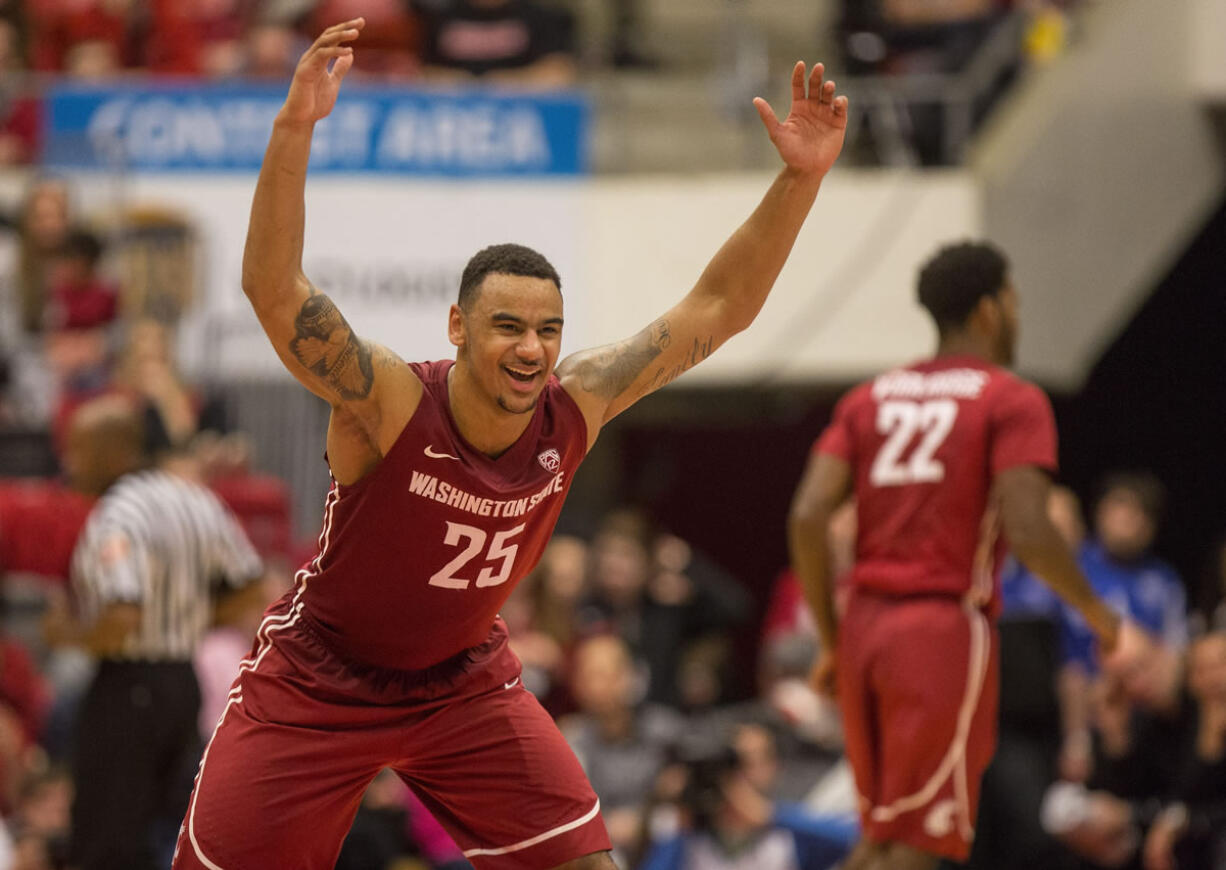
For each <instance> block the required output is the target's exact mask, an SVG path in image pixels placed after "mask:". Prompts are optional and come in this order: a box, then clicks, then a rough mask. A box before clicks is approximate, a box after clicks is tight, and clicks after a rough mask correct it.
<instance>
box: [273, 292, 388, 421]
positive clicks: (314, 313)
mask: <svg viewBox="0 0 1226 870" xmlns="http://www.w3.org/2000/svg"><path fill="white" fill-rule="evenodd" d="M294 329H295V331H296V333H297V335H296V337H295V338H294V339H293V340H292V341H291V342H290V343H289V349H290V352H291V353H293V355H294V356H295V357H296V358H297V360H298V361H299V362H300V363H302V365H303V366H304V367H305V368H306V369H307V370H308V371H310V372H311V374H313V375H315V376H317V377H319V378H320V379H321V380H323V381H324V383H326V384H327V385H328V386H330V387H331V388H332V389H334V390H336V392H337V393H339V394H340V396H341V398H342V399H365V398H366V397H367V396H369V395H370V387H371V384H373V383H374V379H375V374H374V369H373V367H372V366H371V360H370V346H369V345H368V344H366V343H365V342H363V341H362V340H361V339H359V338H358V337H357V336H356V335H354V334H353V330H352V329H351V328H350V327H349V324H348V323H346V322H345V318H344V317H343V316H342V315H341V313H340V311H339V310H338V309H337V307H336V305H335V304H333V302H332V300H331V299H329V298H328V297H327V296H326V295H324V294H322V293H317V292H315V293H312V295H311V296H310V298H308V299H307V301H306V302H303V303H302V308H300V309H299V310H298V316H297V317H296V318H295V319H294Z"/></svg>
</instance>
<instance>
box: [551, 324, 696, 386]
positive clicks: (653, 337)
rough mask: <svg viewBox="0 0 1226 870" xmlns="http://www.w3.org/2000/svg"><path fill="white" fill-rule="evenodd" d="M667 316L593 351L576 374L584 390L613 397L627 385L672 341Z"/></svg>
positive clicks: (577, 367) (577, 368) (579, 363)
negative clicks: (640, 330) (631, 334)
mask: <svg viewBox="0 0 1226 870" xmlns="http://www.w3.org/2000/svg"><path fill="white" fill-rule="evenodd" d="M672 340H673V339H672V335H671V334H670V332H669V325H668V321H667V320H657V321H656V322H655V323H653V324H652V325H651V326H649V327H647V328H646V329H644V330H643V331H642V332H640V333H639V334H638V335H635V336H634V337H633V338H628V339H626V340H625V341H622V342H618V343H617V344H611V345H609V346H608V347H602V348H599V349H597V350H595V351H592V353H591V355H590V356H588V357H587V359H584V360H580V361H579V362H578V365H577V366H576V371H575V374H577V375H578V376H579V384H580V386H581V387H582V388H583V390H584V392H587V393H591V394H593V395H596V396H600V397H601V398H602V399H608V400H612V399H615V398H617V397H618V396H620V395H621V394H622V393H624V392H625V391H626V390H628V389H629V388H630V385H631V384H633V383H634V382H635V380H637V379H638V376H639V375H641V374H642V373H643V372H644V371H645V370H646V369H647V367H648V366H649V365H651V361H652V360H653V359H655V358H656V357H658V356H659V355H660V352H661V351H663V350H664V348H666V347H668V346H669V344H671V343H672Z"/></svg>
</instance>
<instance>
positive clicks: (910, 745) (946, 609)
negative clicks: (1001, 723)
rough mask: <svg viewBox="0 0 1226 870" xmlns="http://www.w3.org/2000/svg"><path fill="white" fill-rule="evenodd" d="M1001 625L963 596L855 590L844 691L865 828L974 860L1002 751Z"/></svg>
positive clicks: (843, 664)
mask: <svg viewBox="0 0 1226 870" xmlns="http://www.w3.org/2000/svg"><path fill="white" fill-rule="evenodd" d="M998 655H999V643H998V641H997V638H996V629H995V626H994V625H992V624H991V623H990V622H989V620H988V617H987V616H985V615H984V614H983V612H982V611H981V610H980V609H979V608H977V607H974V606H972V605H970V604H967V603H964V602H962V601H961V600H959V599H957V598H953V597H942V596H922V597H920V596H917V597H905V598H904V597H896V596H886V595H879V594H874V593H871V592H866V591H863V590H855V591H854V592H853V593H852V595H851V598H850V601H849V602H848V606H847V612H846V614H845V616H844V617H843V621H842V623H841V625H840V629H839V654H838V674H837V680H838V697H839V706H840V708H841V709H842V713H843V727H844V730H845V733H846V747H847V758H848V761H849V762H850V763H851V767H852V771H853V772H854V774H855V781H856V789H857V791H858V792H859V800H860V821H861V826H862V830H863V832H864V835H865V836H866V837H868V838H869V839H871V840H874V841H877V842H886V841H888V842H899V843H905V844H907V845H909V846H912V847H914V848H916V849H920V850H922V851H924V852H928V853H930V854H934V855H940V856H943V857H947V858H952V859H954V860H957V861H962V860H965V859H966V857H967V856H968V854H969V853H970V847H971V842H972V840H973V839H974V834H975V816H976V811H977V809H978V803H979V781H980V779H981V778H982V776H983V772H984V770H985V769H986V768H987V766H988V762H989V761H991V759H992V755H993V753H994V752H995V751H996V710H997V699H998V695H999V685H998V684H999V673H998V662H997V657H998Z"/></svg>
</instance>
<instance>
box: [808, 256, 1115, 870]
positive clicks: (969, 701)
mask: <svg viewBox="0 0 1226 870" xmlns="http://www.w3.org/2000/svg"><path fill="white" fill-rule="evenodd" d="M919 301H920V303H921V304H922V305H923V306H924V308H926V309H927V310H928V313H929V314H931V315H932V318H933V319H934V320H935V321H936V325H937V330H938V332H939V336H940V339H939V346H938V348H937V354H936V356H935V358H933V359H931V360H929V361H926V362H921V363H919V364H917V365H913V366H910V367H907V368H903V369H898V370H895V371H892V372H889V373H887V374H883V375H881V376H880V377H877V378H876V379H874V380H872V381H870V382H868V383H865V384H862V385H860V386H859V387H857V388H856V389H854V390H852V391H851V392H850V393H849V394H848V395H847V396H845V397H844V398H843V400H842V401H841V402H840V403H839V405H838V407H837V409H836V410H835V413H834V419H833V421H832V422H831V424H830V426H829V427H828V428H827V429H826V431H825V432H824V433H823V434H822V436H821V438H820V439H819V440H818V442H817V444H816V446H815V449H814V452H813V454H812V456H811V458H810V461H809V464H808V467H807V469H806V470H805V473H804V477H803V479H802V480H801V483H800V486H799V488H798V489H797V492H796V495H795V498H794V500H793V503H792V512H791V517H790V521H789V539H790V544H791V552H792V563H793V566H794V568H795V569H796V571H797V573H798V574H799V576H800V578H801V581H802V584H803V586H804V588H805V593H806V597H807V598H808V600H809V604H810V606H811V607H812V609H813V612H814V615H815V617H816V620H817V624H818V627H819V630H820V633H821V641H822V651H821V654H820V655H819V657H818V662H817V665H816V666H815V668H814V674H813V679H814V682H815V684H816V687H817V688H818V690H819V691H822V692H825V693H827V694H829V693H833V692H834V690H835V688H836V687H837V695H838V700H839V706H840V707H841V710H842V714H843V726H844V731H845V735H846V749H847V757H848V760H849V761H850V762H851V765H852V769H853V771H854V773H855V781H856V787H857V790H858V792H859V795H860V811H861V813H860V818H861V827H862V832H863V839H862V841H861V843H860V844H859V845H858V846H857V848H856V850H855V851H854V852H853V853H852V855H851V857H850V858H849V859H848V862H847V864H846V865H845V868H855V870H868V868H873V870H877V868H880V870H884V868H890V870H918V868H929V867H932V866H935V865H936V863H937V861H938V858H939V857H948V858H952V859H955V860H959V861H961V860H965V859H966V857H967V855H968V853H969V850H970V846H971V841H972V838H973V835H974V824H975V810H976V804H977V800H978V791H979V780H980V778H981V776H982V774H983V771H984V769H985V768H986V766H987V764H988V762H989V761H990V760H991V757H992V754H993V752H994V750H995V742H996V732H995V728H996V701H997V663H996V655H997V644H996V634H995V626H994V620H995V616H996V613H997V611H998V591H997V584H996V578H995V565H996V562H997V557H998V556H999V555H1000V549H1001V547H1000V545H1001V537H1000V532H1002V531H1003V533H1004V538H1005V539H1007V541H1008V545H1009V547H1010V548H1011V549H1012V551H1013V553H1014V554H1016V556H1017V557H1018V558H1019V559H1021V561H1022V562H1023V563H1024V564H1025V565H1026V566H1027V567H1029V568H1030V569H1031V570H1032V571H1034V572H1035V573H1036V574H1037V575H1039V576H1041V577H1043V578H1044V579H1045V580H1046V581H1047V582H1048V583H1049V584H1050V585H1051V586H1052V587H1053V588H1054V589H1055V590H1056V592H1058V593H1059V594H1060V595H1061V596H1063V597H1064V598H1065V599H1066V600H1067V601H1069V602H1070V603H1071V604H1072V605H1073V606H1075V607H1076V608H1077V609H1078V610H1079V611H1080V612H1081V613H1082V615H1083V616H1084V617H1085V619H1086V621H1087V622H1088V623H1089V625H1090V626H1091V627H1092V628H1093V630H1094V632H1095V633H1096V634H1097V636H1098V638H1099V640H1100V644H1101V645H1102V647H1103V648H1104V649H1106V650H1111V649H1113V648H1114V647H1115V646H1116V640H1117V636H1120V628H1121V627H1120V623H1119V619H1118V618H1117V617H1116V616H1115V614H1114V613H1113V612H1112V611H1111V610H1110V609H1108V608H1107V606H1106V605H1105V604H1103V603H1102V602H1101V601H1100V600H1098V599H1097V598H1096V597H1095V596H1094V594H1093V592H1092V591H1091V588H1090V585H1089V583H1088V581H1087V580H1086V579H1085V577H1084V576H1082V573H1081V571H1080V569H1079V568H1078V567H1077V563H1076V561H1075V560H1074V558H1073V556H1072V554H1071V553H1070V552H1069V549H1068V547H1067V545H1066V544H1065V543H1064V541H1063V539H1062V538H1061V537H1060V535H1059V534H1058V533H1057V531H1056V530H1055V528H1053V526H1052V525H1051V522H1050V520H1048V518H1047V511H1046V505H1047V492H1048V488H1049V485H1050V481H1049V477H1048V475H1049V474H1050V473H1051V472H1052V471H1054V470H1055V468H1056V430H1055V421H1054V418H1053V416H1052V412H1051V406H1050V404H1049V403H1048V401H1047V398H1046V396H1044V395H1043V393H1042V391H1040V390H1039V389H1038V388H1037V387H1035V386H1033V385H1032V384H1029V383H1027V382H1025V381H1023V380H1021V379H1019V378H1017V377H1016V376H1014V375H1012V374H1011V373H1009V372H1008V371H1007V370H1006V368H1005V367H1006V366H1008V365H1010V364H1011V363H1012V361H1013V352H1014V345H1015V343H1016V339H1017V320H1018V316H1017V308H1018V302H1017V294H1016V292H1015V290H1014V288H1013V285H1012V283H1011V281H1010V278H1009V275H1008V268H1007V264H1006V262H1005V259H1004V257H1003V256H1002V255H1001V254H1000V253H999V252H998V251H997V250H996V249H994V248H993V247H991V246H989V245H986V244H971V243H965V244H959V245H953V246H951V247H947V248H944V249H943V250H941V251H940V252H939V253H937V254H936V256H935V257H933V259H932V260H931V261H929V263H928V264H927V265H926V266H925V267H924V268H923V270H922V271H921V273H920V277H919ZM853 494H854V496H855V498H856V505H857V511H858V513H859V535H858V541H857V546H856V564H855V567H854V568H853V570H852V572H851V584H852V591H851V595H850V599H849V602H848V604H847V607H846V612H845V613H844V615H843V617H842V620H841V622H840V621H839V620H838V619H837V617H836V613H835V609H834V605H833V602H832V596H831V588H830V587H831V583H830V577H829V572H828V569H827V548H828V544H827V541H826V531H825V530H826V526H827V518H828V517H829V515H830V514H831V513H832V512H833V511H834V510H835V509H836V508H837V507H838V506H839V505H840V504H842V503H843V502H844V500H846V499H847V498H848V497H849V496H851V495H853ZM1135 631H1136V630H1135V629H1133V628H1128V630H1127V631H1126V632H1125V633H1124V634H1123V635H1122V637H1123V638H1124V639H1125V640H1126V641H1127V643H1126V644H1121V645H1120V648H1119V649H1118V650H1116V651H1115V652H1114V653H1113V654H1112V655H1113V656H1116V657H1121V661H1120V665H1119V666H1123V662H1122V657H1123V656H1124V655H1125V650H1124V648H1123V647H1124V646H1127V647H1128V648H1129V650H1132V649H1134V648H1136V647H1137V644H1138V643H1139V639H1137V638H1136V636H1135V634H1134V632H1135ZM1129 655H1131V653H1129Z"/></svg>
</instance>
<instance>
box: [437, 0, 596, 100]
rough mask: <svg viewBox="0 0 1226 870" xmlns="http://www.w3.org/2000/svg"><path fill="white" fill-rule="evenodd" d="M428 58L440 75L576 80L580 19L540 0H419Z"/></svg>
mask: <svg viewBox="0 0 1226 870" xmlns="http://www.w3.org/2000/svg"><path fill="white" fill-rule="evenodd" d="M415 7H416V8H417V10H418V12H419V13H420V15H421V18H422V29H423V38H422V62H423V63H424V64H425V66H426V73H427V75H428V76H429V77H430V78H432V79H434V80H435V81H441V82H448V81H463V80H466V79H470V78H473V77H476V78H482V79H484V80H485V81H488V82H496V83H498V84H507V85H515V86H520V87H530V88H561V87H567V86H569V85H571V84H573V83H574V81H575V74H576V66H575V45H574V19H573V17H572V16H571V15H570V13H569V12H567V11H566V10H563V9H557V8H553V7H549V6H545V5H542V4H540V3H538V2H536V0H415Z"/></svg>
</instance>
